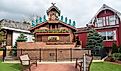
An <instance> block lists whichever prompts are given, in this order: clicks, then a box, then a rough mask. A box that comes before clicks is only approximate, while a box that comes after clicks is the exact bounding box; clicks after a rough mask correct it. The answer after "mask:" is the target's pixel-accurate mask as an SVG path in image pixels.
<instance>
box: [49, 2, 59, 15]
mask: <svg viewBox="0 0 121 71" xmlns="http://www.w3.org/2000/svg"><path fill="white" fill-rule="evenodd" d="M52 9H55V10H56V11H57V12H58V14H59V15H60V10H59V9H58V7H56V6H55V3H52V6H51V7H50V8H49V9H48V10H47V14H48V13H49V12H50V11H51V10H52Z"/></svg>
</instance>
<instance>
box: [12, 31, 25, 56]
mask: <svg viewBox="0 0 121 71" xmlns="http://www.w3.org/2000/svg"><path fill="white" fill-rule="evenodd" d="M26 41H27V37H26V36H25V35H24V34H23V33H21V34H20V36H18V38H17V40H16V42H15V45H14V47H13V48H17V42H26ZM13 55H15V56H16V55H17V51H16V50H14V51H13Z"/></svg>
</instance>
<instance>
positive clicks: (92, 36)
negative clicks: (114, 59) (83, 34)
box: [86, 29, 103, 48]
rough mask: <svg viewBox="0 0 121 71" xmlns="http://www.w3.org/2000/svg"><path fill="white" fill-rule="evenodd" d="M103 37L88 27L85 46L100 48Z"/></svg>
mask: <svg viewBox="0 0 121 71" xmlns="http://www.w3.org/2000/svg"><path fill="white" fill-rule="evenodd" d="M102 42H103V37H102V36H101V35H100V34H98V32H96V30H94V29H90V30H89V32H88V36H87V45H86V47H87V48H102V47H103V44H102Z"/></svg>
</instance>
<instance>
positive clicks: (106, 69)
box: [0, 61, 121, 71]
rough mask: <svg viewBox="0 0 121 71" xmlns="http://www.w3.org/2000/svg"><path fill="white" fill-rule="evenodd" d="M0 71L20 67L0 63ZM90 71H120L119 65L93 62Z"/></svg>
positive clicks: (14, 70)
mask: <svg viewBox="0 0 121 71" xmlns="http://www.w3.org/2000/svg"><path fill="white" fill-rule="evenodd" d="M0 71H20V65H19V64H7V63H1V61H0ZM91 71H121V65H117V64H112V63H108V62H95V63H92V65H91Z"/></svg>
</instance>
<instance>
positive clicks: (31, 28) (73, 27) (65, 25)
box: [29, 21, 77, 31]
mask: <svg viewBox="0 0 121 71" xmlns="http://www.w3.org/2000/svg"><path fill="white" fill-rule="evenodd" d="M47 23H48V21H47V22H43V23H41V24H39V25H37V26H35V27H32V28H31V29H29V30H30V31H31V30H34V29H36V28H38V27H40V26H42V25H44V24H47ZM58 23H61V24H63V25H65V26H67V27H69V28H71V29H74V30H76V31H77V28H75V27H73V26H70V25H68V24H65V23H64V22H62V21H58Z"/></svg>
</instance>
